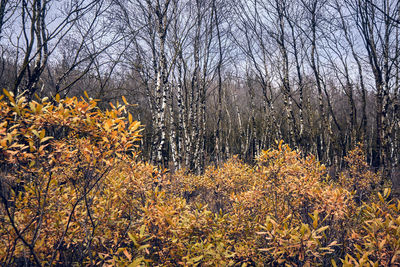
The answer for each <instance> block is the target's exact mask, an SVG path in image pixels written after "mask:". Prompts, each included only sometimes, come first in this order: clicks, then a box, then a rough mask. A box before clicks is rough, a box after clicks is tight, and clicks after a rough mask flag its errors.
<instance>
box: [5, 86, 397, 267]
mask: <svg viewBox="0 0 400 267" xmlns="http://www.w3.org/2000/svg"><path fill="white" fill-rule="evenodd" d="M123 100H125V99H123ZM127 105H128V104H127V103H126V101H123V103H122V104H120V103H117V104H116V105H115V106H114V105H111V107H110V108H109V110H107V111H101V110H100V109H98V108H97V103H96V101H94V100H91V99H89V98H88V97H87V98H85V99H83V98H82V99H78V98H76V97H73V98H66V99H60V98H59V97H58V96H57V97H55V99H54V100H49V99H37V100H36V101H30V102H29V103H28V102H27V101H26V100H25V99H24V98H14V96H13V95H12V94H10V93H9V92H7V91H4V95H3V96H2V99H1V101H0V116H1V120H0V164H1V165H0V168H1V170H0V194H1V206H0V264H1V265H4V266H9V265H16V266H25V265H26V266H32V265H45V266H47V265H58V266H72V265H77V266H80V265H102V266H127V265H129V266H280V265H287V266H318V265H321V266H327V265H328V266H330V265H332V266H395V265H398V264H400V212H399V210H400V201H399V200H398V199H394V198H393V199H392V197H391V190H390V182H389V181H387V180H386V179H385V177H382V176H381V175H380V174H379V173H376V172H373V171H371V169H370V168H369V166H368V165H367V164H366V161H365V154H364V151H363V146H362V145H361V144H360V145H359V146H358V147H356V148H355V149H354V150H353V151H351V152H350V153H349V154H348V156H347V157H346V158H345V160H346V166H347V167H346V169H345V170H344V171H342V172H341V173H340V174H339V175H338V176H337V177H329V175H328V174H327V171H326V168H325V166H324V165H323V164H321V163H319V162H318V161H317V160H316V159H315V157H313V156H311V155H302V153H301V152H300V151H297V150H294V149H291V148H290V147H289V146H287V145H285V144H283V143H282V142H277V144H276V147H274V148H270V149H267V150H265V151H263V152H262V153H261V155H259V158H258V162H257V164H255V166H250V165H247V164H244V163H243V162H241V161H240V160H238V159H237V158H232V159H230V160H228V161H227V162H226V163H225V164H224V165H223V166H220V167H218V168H217V167H209V168H208V169H207V170H206V171H205V173H204V174H203V175H201V176H195V175H192V174H188V173H186V172H185V170H180V171H177V172H175V173H173V174H172V173H169V172H168V171H167V170H161V169H158V168H157V167H155V166H152V165H150V164H148V163H145V162H141V161H139V160H138V159H137V155H138V153H140V152H139V151H140V147H138V146H137V143H138V140H139V139H140V137H141V136H140V130H141V126H140V123H139V122H137V121H134V120H133V119H132V115H130V114H129V113H128V112H127V111H126V110H127Z"/></svg>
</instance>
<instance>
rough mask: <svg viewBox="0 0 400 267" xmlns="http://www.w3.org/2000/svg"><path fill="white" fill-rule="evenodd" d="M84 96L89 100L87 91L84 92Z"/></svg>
mask: <svg viewBox="0 0 400 267" xmlns="http://www.w3.org/2000/svg"><path fill="white" fill-rule="evenodd" d="M83 94H84V95H85V96H86V98H87V99H89V95H88V93H87V92H86V91H84V92H83Z"/></svg>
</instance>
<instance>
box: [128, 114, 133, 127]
mask: <svg viewBox="0 0 400 267" xmlns="http://www.w3.org/2000/svg"><path fill="white" fill-rule="evenodd" d="M128 121H129V124H132V114H131V113H128Z"/></svg>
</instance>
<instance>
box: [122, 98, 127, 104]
mask: <svg viewBox="0 0 400 267" xmlns="http://www.w3.org/2000/svg"><path fill="white" fill-rule="evenodd" d="M122 101H124V103H125V105H127V106H128V102H127V101H126V98H125V96H122Z"/></svg>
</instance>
